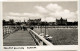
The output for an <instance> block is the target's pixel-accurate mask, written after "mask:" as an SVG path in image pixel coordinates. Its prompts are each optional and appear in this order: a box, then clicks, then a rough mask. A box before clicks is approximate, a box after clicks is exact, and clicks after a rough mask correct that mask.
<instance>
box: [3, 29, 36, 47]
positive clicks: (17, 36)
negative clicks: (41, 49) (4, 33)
mask: <svg viewBox="0 0 80 51" xmlns="http://www.w3.org/2000/svg"><path fill="white" fill-rule="evenodd" d="M3 45H4V46H35V45H36V44H35V42H34V40H33V38H32V37H31V35H30V33H29V32H28V31H27V30H26V31H23V30H19V31H17V32H15V33H13V34H10V35H9V36H8V37H6V38H4V40H3Z"/></svg>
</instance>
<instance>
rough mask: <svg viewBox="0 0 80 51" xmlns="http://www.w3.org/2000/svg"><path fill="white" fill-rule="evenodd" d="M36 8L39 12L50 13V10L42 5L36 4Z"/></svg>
mask: <svg viewBox="0 0 80 51" xmlns="http://www.w3.org/2000/svg"><path fill="white" fill-rule="evenodd" d="M35 8H36V9H37V11H38V12H39V13H48V10H46V8H44V7H42V6H35Z"/></svg>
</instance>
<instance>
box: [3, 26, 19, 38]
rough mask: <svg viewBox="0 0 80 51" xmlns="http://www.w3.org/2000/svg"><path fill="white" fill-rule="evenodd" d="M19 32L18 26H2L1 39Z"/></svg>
mask: <svg viewBox="0 0 80 51" xmlns="http://www.w3.org/2000/svg"><path fill="white" fill-rule="evenodd" d="M18 30H19V26H3V38H4V37H5V35H7V34H10V33H14V32H16V31H18Z"/></svg>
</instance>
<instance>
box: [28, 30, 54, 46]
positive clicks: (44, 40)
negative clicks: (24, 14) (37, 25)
mask: <svg viewBox="0 0 80 51" xmlns="http://www.w3.org/2000/svg"><path fill="white" fill-rule="evenodd" d="M29 31H31V32H33V33H34V34H35V35H36V36H37V37H38V38H39V39H41V40H42V41H43V42H44V43H45V44H46V45H53V44H52V43H51V42H49V41H47V40H46V39H45V38H43V37H41V36H40V35H39V34H37V33H36V32H35V31H33V30H31V29H29Z"/></svg>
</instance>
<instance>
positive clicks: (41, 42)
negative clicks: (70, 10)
mask: <svg viewBox="0 0 80 51" xmlns="http://www.w3.org/2000/svg"><path fill="white" fill-rule="evenodd" d="M28 31H29V33H30V34H31V36H32V37H33V39H34V41H35V43H36V45H53V44H52V43H51V42H49V41H48V40H46V39H45V38H44V37H43V36H40V35H39V34H37V33H36V32H35V31H33V30H31V29H29V30H28Z"/></svg>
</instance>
